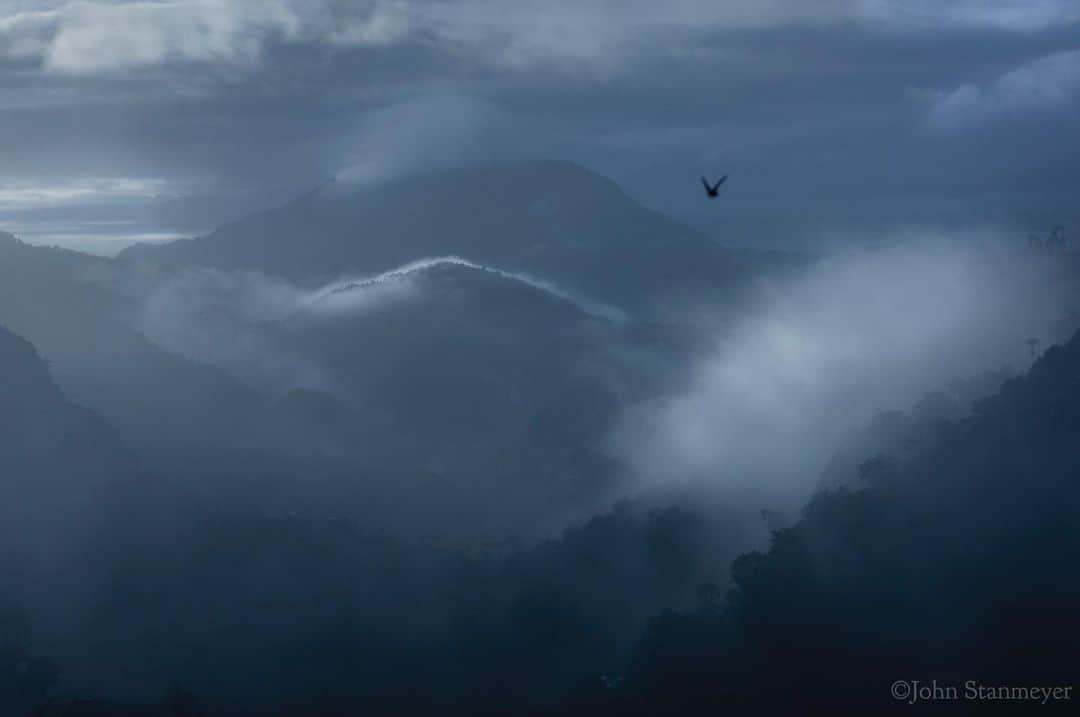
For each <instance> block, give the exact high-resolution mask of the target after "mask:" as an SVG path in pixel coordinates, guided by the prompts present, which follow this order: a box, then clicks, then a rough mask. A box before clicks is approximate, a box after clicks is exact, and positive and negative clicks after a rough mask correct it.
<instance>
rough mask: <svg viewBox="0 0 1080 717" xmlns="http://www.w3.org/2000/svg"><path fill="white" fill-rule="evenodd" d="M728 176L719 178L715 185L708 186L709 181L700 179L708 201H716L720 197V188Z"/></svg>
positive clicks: (703, 178)
mask: <svg viewBox="0 0 1080 717" xmlns="http://www.w3.org/2000/svg"><path fill="white" fill-rule="evenodd" d="M727 178H728V176H727V175H726V174H725V175H724V176H723V177H720V180H719V181H718V182H717V183H716V184H709V180H707V179H705V177H702V178H701V184H702V186H704V187H705V193H706V194H708V195H709V199H716V198H717V197H718V196H720V187H721V186H723V184H724V182H726V181H727Z"/></svg>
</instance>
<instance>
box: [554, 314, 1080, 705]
mask: <svg viewBox="0 0 1080 717" xmlns="http://www.w3.org/2000/svg"><path fill="white" fill-rule="evenodd" d="M888 422H889V423H890V424H892V425H893V426H897V425H898V426H900V428H902V429H903V430H902V432H903V433H904V434H906V435H908V436H917V437H918V440H917V441H915V442H907V441H905V442H904V445H899V444H896V446H895V447H896V449H897V452H896V453H893V454H889V453H877V454H864V460H863V462H862V463H861V465H860V466H859V468H858V470H857V476H854V477H853V478H854V480H852V481H850V484H849V486H848V487H841V488H830V489H826V490H823V491H822V492H821V493H820V494H818V495H817V496H816V497H815V498H814V499H813V500H812V501H811V502H810V503H809V504H808V505H807V506H806V508H805V509H804V512H803V515H802V518H801V519H800V520H799V521H797V522H796V523H795V524H794V525H792V526H790V527H788V528H784V529H781V530H777V531H775V532H774V533H773V536H772V541H771V545H770V546H769V549H768V550H767V551H765V552H753V553H748V554H745V555H743V556H741V557H739V558H738V559H737V560H735V562H734V563H733V564H732V567H731V575H732V578H733V581H734V584H735V588H734V590H732V591H731V593H730V594H729V596H728V600H727V603H726V605H725V604H723V603H722V602H721V600H720V596H719V595H718V594H717V593H716V592H715V591H714V592H713V593H711V594H709V595H705V596H703V597H704V598H706V599H703V602H702V605H701V607H700V609H699V610H698V611H696V612H690V613H687V612H672V611H668V612H665V613H663V614H661V615H659V616H657V617H656V618H655V619H654V620H653V621H652V623H651V625H650V627H649V629H648V630H647V631H646V633H645V635H644V637H643V639H642V642H641V643H640V644H639V646H638V648H637V655H636V658H635V660H634V664H633V666H632V668H631V670H630V671H629V673H628V676H627V680H626V682H625V684H624V685H623V687H622V688H621V689H620V691H619V694H611V693H609V694H608V695H607V698H608V699H609V700H610V702H609V704H610V707H611V709H610V710H598V709H596V706H595V705H593V704H589V703H588V702H584V703H582V704H581V705H579V708H580V709H579V710H576V711H574V710H565V711H564V712H563V713H567V714H569V713H581V714H590V715H592V714H598V713H600V714H608V713H610V714H653V713H654V712H655V709H656V708H657V707H658V706H659V705H664V706H665V707H667V708H670V707H671V706H673V700H674V699H676V698H675V697H674V696H677V701H678V704H677V706H678V707H679V708H680V709H681V711H683V712H691V713H705V712H708V711H711V710H712V709H714V708H718V707H719V706H721V705H722V706H724V707H727V708H729V709H734V710H735V711H736V712H739V711H747V710H749V709H750V708H753V710H754V711H764V712H767V713H774V714H792V713H813V714H817V713H829V714H866V713H875V714H879V713H885V714H892V713H893V712H894V711H897V710H898V711H897V713H901V712H906V711H907V709H908V708H910V707H911V705H912V704H914V703H913V702H910V701H907V700H909V699H914V700H916V701H918V699H919V697H920V695H919V694H913V693H897V692H896V691H893V692H892V693H890V685H893V686H894V690H895V689H900V690H904V689H909V688H912V686H913V685H912V682H911V681H912V680H916V679H917V680H920V681H922V680H925V682H923V684H924V685H927V686H933V685H935V684H936V685H938V686H940V687H941V688H942V689H943V690H945V689H949V688H953V689H955V690H956V694H957V695H958V700H966V701H970V702H975V701H976V699H981V700H982V701H986V702H989V701H992V700H995V699H997V700H1001V699H1002V698H1001V696H1000V695H1001V694H1002V693H1001V692H998V693H989V694H990V696H989V697H988V696H986V695H987V692H985V691H984V692H983V697H981V698H977V697H972V696H970V695H969V696H965V695H967V694H968V693H967V692H966V689H967V688H968V686H969V684H970V685H974V686H975V694H976V696H977V695H978V688H979V687H980V686H982V687H985V688H994V687H1001V686H1014V685H1030V684H1046V685H1059V684H1060V685H1068V684H1070V681H1071V680H1073V679H1074V677H1075V674H1076V668H1075V666H1076V660H1075V658H1074V655H1075V646H1076V643H1077V640H1078V639H1080V618H1078V616H1077V613H1076V609H1075V606H1076V604H1077V601H1078V600H1080V580H1078V579H1077V576H1076V571H1075V569H1074V566H1075V565H1076V563H1077V561H1078V560H1080V531H1078V530H1077V525H1076V515H1077V512H1078V511H1080V481H1078V476H1080V450H1078V448H1077V441H1076V436H1077V434H1078V432H1080V334H1076V335H1075V336H1074V337H1073V338H1072V339H1071V340H1070V341H1069V342H1068V343H1067V344H1065V345H1063V346H1054V347H1052V348H1050V349H1049V350H1048V351H1047V352H1046V353H1045V354H1044V355H1043V356H1042V357H1041V358H1040V359H1039V360H1038V361H1037V362H1036V363H1035V365H1034V366H1033V367H1032V368H1031V369H1030V371H1029V372H1028V373H1027V375H1026V376H1024V377H1021V378H1013V379H1010V380H1008V381H1006V382H1005V383H1004V385H1002V386H1001V387H1000V389H999V390H998V391H996V392H995V393H994V394H993V395H991V396H989V397H987V398H984V399H982V400H980V401H978V402H977V403H976V404H975V405H974V407H973V409H972V410H970V411H965V412H963V414H962V415H953V416H951V417H950V416H949V415H948V412H942V411H939V410H927V409H925V408H923V409H919V410H917V411H916V412H915V413H913V414H912V416H910V417H898V416H893V417H891V418H889V419H888ZM877 433H878V434H879V435H881V434H882V433H883V432H882V431H881V430H880V428H879V429H878V430H877ZM888 443H889V441H884V442H879V443H878V445H877V446H875V447H874V448H880V447H881V446H884V445H887V444H888ZM898 679H899V680H902V681H904V682H903V684H899V683H896V680H898ZM897 685H899V686H898V687H897ZM995 694H996V695H997V696H996V697H995ZM906 695H910V696H906ZM1009 699H1012V700H1016V698H1015V697H1012V698H1009ZM932 700H933V697H932V696H931V698H930V699H927V700H925V701H927V702H930V701H932ZM1017 701H1019V700H1017ZM1029 701H1030V700H1029ZM1053 701H1055V702H1059V703H1060V702H1061V701H1062V700H1061V698H1060V693H1059V697H1058V698H1055V700H1053ZM943 704H944V702H943ZM949 704H950V707H951V706H953V704H952V703H951V702H950V703H949ZM999 706H1000V705H999ZM1058 706H1059V707H1060V706H1062V705H1060V704H1059V705H1058ZM740 708H745V709H743V710H740ZM961 711H963V710H961Z"/></svg>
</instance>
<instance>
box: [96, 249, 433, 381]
mask: <svg viewBox="0 0 1080 717" xmlns="http://www.w3.org/2000/svg"><path fill="white" fill-rule="evenodd" d="M99 280H100V281H107V282H109V283H110V285H112V286H114V287H118V288H120V289H121V290H124V291H125V292H126V293H128V294H130V295H133V296H134V297H136V298H137V300H138V301H139V302H140V306H141V309H140V312H139V320H138V328H139V330H140V331H141V332H142V333H143V335H145V336H146V337H147V338H148V339H149V340H150V341H151V342H153V343H154V344H155V345H157V346H158V347H160V348H162V349H164V350H165V351H169V352H171V353H175V354H178V355H180V356H184V357H186V358H189V359H192V360H195V361H199V362H202V363H207V364H212V365H215V366H218V367H220V368H222V369H223V370H225V371H227V372H229V373H230V374H232V375H233V376H235V377H236V378H238V379H240V380H242V381H244V382H246V383H249V384H251V385H254V386H257V387H259V388H263V389H267V390H270V391H279V392H284V391H288V390H290V389H293V388H312V389H320V390H330V389H332V388H333V386H334V379H333V377H332V376H331V375H330V373H328V372H327V371H326V370H325V368H324V367H323V366H322V365H321V362H320V361H319V360H318V359H317V358H315V357H314V356H312V355H310V353H309V352H305V351H304V350H303V346H296V345H289V344H288V343H287V342H283V341H281V340H278V339H277V338H276V337H275V335H274V332H273V331H270V330H268V327H272V326H275V325H280V324H282V323H287V322H291V321H301V322H303V321H312V320H318V319H320V318H331V319H333V318H343V317H344V318H346V319H347V318H348V317H355V316H357V315H360V314H363V313H365V312H369V311H373V310H377V309H378V308H380V307H383V306H386V305H387V304H388V303H391V302H398V301H403V300H408V299H411V298H413V297H414V296H415V295H416V293H417V290H418V289H417V286H416V284H414V283H413V282H412V281H411V279H410V277H408V276H402V277H399V278H398V280H397V281H387V282H380V283H375V284H372V285H370V286H365V287H364V288H363V290H359V289H358V290H356V291H351V292H349V293H348V295H347V296H345V295H342V296H341V297H340V298H338V299H337V300H335V301H325V300H323V299H324V297H323V296H322V292H321V291H320V290H315V291H311V290H306V289H302V288H299V287H297V286H295V285H293V284H290V283H289V282H287V281H284V280H282V279H277V278H274V277H269V276H265V275H263V274H260V273H258V272H245V271H238V272H226V271H220V270H216V269H195V268H192V269H184V270H182V271H180V272H177V273H175V274H173V275H171V276H160V275H159V273H158V272H157V271H156V270H154V269H153V268H152V267H146V266H135V267H129V268H126V269H124V270H122V271H121V272H120V273H119V274H117V275H109V276H105V277H102V278H100V279H99Z"/></svg>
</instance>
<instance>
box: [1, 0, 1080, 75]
mask: <svg viewBox="0 0 1080 717" xmlns="http://www.w3.org/2000/svg"><path fill="white" fill-rule="evenodd" d="M27 8H37V9H27ZM5 9H6V10H7V13H6V14H5V12H4V10H5ZM1078 20H1080V9H1078V8H1077V7H1076V3H1075V2H1070V0H1034V1H1033V0H1025V2H1019V1H1018V0H961V1H959V2H953V3H942V2H931V1H930V0H925V1H917V2H911V1H907V0H905V2H899V1H898V0H824V1H822V2H814V3H807V2H804V1H803V0H721V1H717V0H671V1H670V2H668V3H664V4H662V5H661V4H657V3H655V2H651V1H646V0H618V1H616V0H595V1H593V2H587V3H585V2H577V1H571V0H549V2H546V3H543V4H541V5H536V4H530V3H525V2H497V1H496V0H455V2H443V1H440V0H366V1H360V2H353V1H350V0H162V1H153V0H112V1H103V0H80V1H77V2H56V1H55V0H48V1H46V2H43V3H39V4H38V5H36V6H29V5H27V4H26V3H22V2H16V3H11V2H9V3H8V4H7V5H6V6H5V5H3V4H0V51H2V52H3V54H4V55H5V56H7V57H9V58H17V59H30V58H37V59H38V60H39V61H40V62H41V64H42V66H43V67H44V68H45V69H47V70H49V71H51V72H54V73H59V74H66V75H93V74H109V73H117V72H122V71H126V70H132V69H138V68H152V67H160V66H164V65H169V64H190V63H201V64H208V65H224V66H227V67H231V68H241V69H243V68H247V69H249V70H250V69H255V68H258V67H259V66H260V65H261V62H262V60H263V58H264V56H265V54H266V52H267V50H268V48H270V47H271V46H273V45H275V44H298V45H316V46H322V47H325V48H328V49H330V50H346V49H356V48H368V49H372V48H388V47H394V46H399V45H402V44H414V45H426V46H428V47H432V48H435V49H436V50H438V51H439V52H442V53H445V54H446V55H448V56H458V57H462V58H465V59H467V60H468V61H479V62H482V63H485V64H487V65H489V66H494V67H498V68H502V69H505V70H533V69H550V68H560V69H563V70H567V71H570V72H572V73H580V72H588V73H593V74H595V73H597V72H599V73H609V72H615V71H618V70H620V69H623V70H625V69H626V68H627V66H628V65H632V64H633V63H634V62H635V61H636V60H639V59H643V58H648V57H653V58H655V57H664V56H669V55H672V54H678V53H685V52H686V51H687V49H688V47H693V46H697V45H700V44H702V43H704V42H705V41H706V38H708V37H709V36H710V35H713V34H715V33H723V32H731V31H740V30H760V29H773V28H791V27H807V26H818V27H826V26H830V27H838V26H855V27H862V28H865V29H869V30H898V31H931V30H937V29H939V28H941V27H950V28H956V27H961V28H971V27H975V28H978V27H989V28H994V29H998V30H1003V31H1014V32H1032V31H1036V30H1040V29H1045V28H1049V27H1054V26H1061V25H1065V24H1068V23H1071V22H1076V21H1078Z"/></svg>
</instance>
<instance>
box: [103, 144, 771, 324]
mask: <svg viewBox="0 0 1080 717" xmlns="http://www.w3.org/2000/svg"><path fill="white" fill-rule="evenodd" d="M444 256H456V257H460V258H462V259H465V260H468V261H471V262H475V263H477V264H482V265H486V266H490V267H492V268H495V269H499V270H503V271H507V272H523V273H526V274H529V275H532V276H535V277H540V278H542V279H544V280H547V281H549V282H553V283H555V284H557V285H560V286H563V287H565V288H567V289H568V290H573V291H577V292H579V293H581V294H584V295H587V296H591V297H592V298H594V299H595V300H597V301H601V302H606V303H611V304H615V305H618V306H622V307H625V308H628V309H632V310H638V309H642V308H645V307H647V306H649V305H651V304H654V303H655V302H657V301H660V300H663V299H665V298H668V297H671V296H679V295H694V294H699V293H700V292H701V291H702V290H716V289H718V288H724V289H727V288H730V285H731V284H732V283H733V282H737V281H740V280H742V279H745V278H746V277H747V276H748V274H750V273H753V272H754V271H756V270H761V269H762V268H764V267H766V266H771V265H773V264H775V263H776V262H777V261H778V257H777V256H776V255H768V254H764V253H756V252H748V251H737V250H732V249H727V248H725V247H723V246H721V245H719V244H717V243H716V242H714V241H712V240H710V239H709V238H707V237H706V236H704V235H703V234H701V233H700V232H697V231H695V230H693V229H691V228H689V227H687V226H685V225H683V224H681V223H679V222H677V221H675V220H673V219H670V218H669V217H667V216H665V215H663V214H661V213H659V212H656V211H653V210H650V209H647V208H646V207H644V206H642V205H641V204H639V203H638V202H636V201H634V200H633V199H632V198H630V197H629V196H627V195H626V194H625V193H624V192H623V191H622V190H621V189H620V188H619V187H618V185H616V184H615V183H614V182H613V181H611V180H610V179H607V178H605V177H603V176H600V175H598V174H596V173H594V172H591V171H589V170H587V169H584V168H582V167H580V166H577V165H575V164H572V163H569V162H557V161H543V162H526V163H520V164H513V165H504V166H493V167H485V168H469V169H456V170H451V171H446V172H441V173H437V174H429V175H423V176H414V177H409V178H405V179H401V180H397V181H394V182H390V183H387V184H383V185H378V186H374V187H363V186H355V185H345V184H337V183H335V184H329V185H327V186H324V187H322V188H320V189H318V190H316V191H314V192H311V193H310V194H307V195H305V196H303V197H301V198H299V199H297V200H296V201H293V202H291V203H290V204H287V205H285V206H283V207H279V208H277V209H272V210H269V211H265V212H261V213H258V214H254V215H252V216H249V217H246V218H243V219H240V220H238V221H234V222H230V223H228V224H225V225H223V226H222V227H220V228H219V229H217V230H215V231H213V232H211V233H210V234H208V235H206V236H203V237H198V238H194V239H186V240H180V241H175V242H170V243H165V244H154V245H150V244H145V245H138V246H134V247H131V248H129V249H127V250H125V251H124V252H122V253H121V257H122V258H125V259H153V260H156V261H160V262H168V263H174V264H186V265H201V266H211V267H216V268H220V269H256V270H260V271H263V272H266V273H268V274H272V275H276V276H281V277H286V278H288V279H291V280H293V281H298V282H301V283H304V284H308V285H316V284H319V283H324V282H328V281H332V280H335V279H339V278H342V277H347V276H350V275H374V274H379V273H382V272H386V271H389V270H392V269H395V268H397V267H400V266H402V265H406V264H409V263H411V262H416V261H418V260H423V259H430V258H434V257H444Z"/></svg>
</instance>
